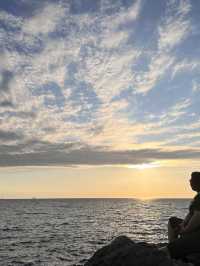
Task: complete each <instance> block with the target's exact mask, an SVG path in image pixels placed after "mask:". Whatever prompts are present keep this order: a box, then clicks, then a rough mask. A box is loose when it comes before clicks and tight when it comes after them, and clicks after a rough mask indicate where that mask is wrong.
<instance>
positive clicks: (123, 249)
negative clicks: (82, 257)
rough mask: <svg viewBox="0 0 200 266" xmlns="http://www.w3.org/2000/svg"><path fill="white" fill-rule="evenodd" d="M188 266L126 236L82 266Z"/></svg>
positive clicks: (118, 238)
mask: <svg viewBox="0 0 200 266" xmlns="http://www.w3.org/2000/svg"><path fill="white" fill-rule="evenodd" d="M186 265H187V266H189V265H195V266H200V264H196V263H195V264H191V263H186V262H182V261H175V260H171V259H170V258H168V257H167V255H166V254H165V253H164V252H163V251H160V250H158V248H157V246H156V245H152V244H147V243H145V242H142V243H135V242H133V241H132V240H131V239H129V238H128V237H126V236H120V237H117V238H116V239H115V240H114V241H112V242H111V244H109V245H107V246H104V247H103V248H101V249H99V250H98V251H96V252H95V254H94V255H93V256H92V257H91V258H90V259H89V260H88V261H87V262H86V263H85V264H84V266H186Z"/></svg>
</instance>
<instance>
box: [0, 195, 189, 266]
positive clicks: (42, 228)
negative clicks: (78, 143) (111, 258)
mask: <svg viewBox="0 0 200 266" xmlns="http://www.w3.org/2000/svg"><path fill="white" fill-rule="evenodd" d="M188 205H189V200H187V199H186V200H184V199H181V200H180V199H160V200H145V201H142V200H135V199H56V200H55V199H54V200H53V199H52V200H50V199H49V200H0V219H1V224H0V236H1V239H0V241H1V245H0V265H4V266H5V265H19V264H21V265H25V264H26V263H27V262H31V263H32V265H79V261H80V260H83V259H84V258H85V259H86V258H88V257H89V256H90V255H91V254H92V253H93V252H94V251H95V250H96V249H97V248H99V247H101V246H103V245H104V244H107V243H108V242H109V241H111V240H112V239H113V238H114V237H116V236H119V235H127V236H129V237H131V238H132V239H133V240H136V241H148V242H153V243H158V242H166V240H167V239H166V228H167V226H166V225H167V220H168V218H169V217H170V216H172V215H177V216H179V217H183V216H184V214H185V212H186V211H187V207H188Z"/></svg>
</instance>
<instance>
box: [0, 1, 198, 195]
mask: <svg viewBox="0 0 200 266" xmlns="http://www.w3.org/2000/svg"><path fill="white" fill-rule="evenodd" d="M199 47H200V2H199V1H198V0H166V1H162V0H95V1H94V0H43V1H40V0H6V1H0V61H1V63H0V198H7V197H17V198H20V197H22V198H23V197H139V198H146V197H147V198H148V197H191V196H192V195H193V193H192V192H191V190H190V188H189V185H188V179H189V177H190V174H191V172H192V171H198V170H200V169H199V166H200V149H199V147H200V108H199V106H200V48H199Z"/></svg>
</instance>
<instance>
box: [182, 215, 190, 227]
mask: <svg viewBox="0 0 200 266" xmlns="http://www.w3.org/2000/svg"><path fill="white" fill-rule="evenodd" d="M191 217H192V215H191V213H190V212H189V213H188V214H187V215H186V216H185V219H184V220H183V226H186V225H187V224H188V223H189V221H190V219H191Z"/></svg>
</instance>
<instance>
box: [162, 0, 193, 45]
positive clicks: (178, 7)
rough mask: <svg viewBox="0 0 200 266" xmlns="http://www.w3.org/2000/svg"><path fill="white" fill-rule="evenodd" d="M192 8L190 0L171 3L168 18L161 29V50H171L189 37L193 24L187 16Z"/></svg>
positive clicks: (172, 1) (172, 0)
mask: <svg viewBox="0 0 200 266" xmlns="http://www.w3.org/2000/svg"><path fill="white" fill-rule="evenodd" d="M191 8H192V5H191V3H190V1H189V0H185V1H174V0H171V1H169V3H168V9H167V17H165V18H164V22H163V24H162V25H160V27H159V36H160V38H159V42H158V48H159V50H171V49H172V48H174V47H175V46H176V45H178V44H180V42H182V41H183V40H184V39H185V38H187V37H188V35H189V34H190V32H191V23H190V20H189V19H188V17H187V15H188V14H189V12H190V11H191Z"/></svg>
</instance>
